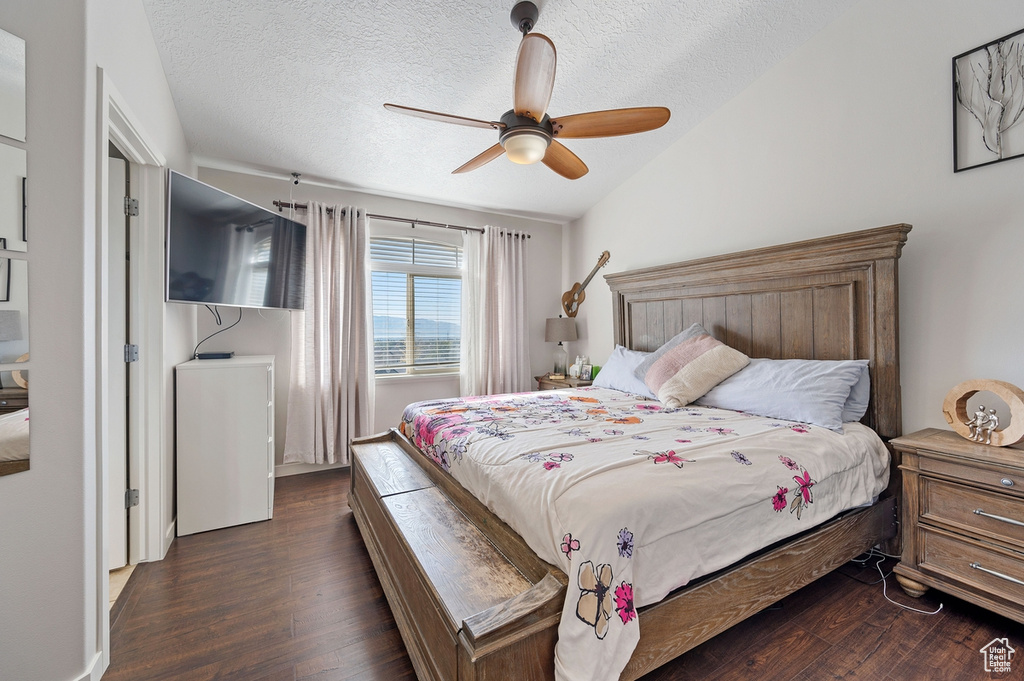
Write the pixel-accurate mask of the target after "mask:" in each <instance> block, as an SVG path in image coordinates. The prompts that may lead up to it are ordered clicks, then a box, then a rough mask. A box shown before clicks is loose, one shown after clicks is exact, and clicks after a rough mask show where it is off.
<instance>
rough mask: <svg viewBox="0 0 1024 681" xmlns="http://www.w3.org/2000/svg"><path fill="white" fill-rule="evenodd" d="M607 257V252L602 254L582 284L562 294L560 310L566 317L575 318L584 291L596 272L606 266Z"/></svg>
mask: <svg viewBox="0 0 1024 681" xmlns="http://www.w3.org/2000/svg"><path fill="white" fill-rule="evenodd" d="M608 257H609V255H608V251H605V252H604V253H602V254H601V257H600V258H598V259H597V264H596V265H594V269H592V270H590V274H588V275H587V278H586V279H584V280H583V283H582V284H581V283H580V282H578V281H577V282H576V283H575V284H573V285H572V288H571V289H569V290H568V291H566V292H565V293H563V294H562V309H563V310H565V314H566V316H567V317H575V316H576V313H577V312H579V311H580V305H581V304H582V303H583V301H584V300H585V299H586V297H587V294H586V293H585V292H584V289H585V288H587V284H589V283H590V280H591V279H593V278H594V275H595V274H597V271H598V270H599V269H601V268H602V267H604V266H605V265H607V264H608Z"/></svg>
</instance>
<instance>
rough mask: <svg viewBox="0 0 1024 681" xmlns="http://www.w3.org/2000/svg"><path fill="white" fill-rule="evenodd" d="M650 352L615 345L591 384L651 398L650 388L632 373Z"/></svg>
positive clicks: (652, 394) (652, 395)
mask: <svg viewBox="0 0 1024 681" xmlns="http://www.w3.org/2000/svg"><path fill="white" fill-rule="evenodd" d="M650 354H651V353H649V352H641V351H639V350H627V349H626V348H624V347H622V346H621V345H616V346H615V350H613V351H612V354H611V357H609V358H608V361H607V362H605V365H604V366H603V367H601V370H600V371H599V372H597V377H596V378H595V379H594V383H593V385H594V386H596V387H598V388H612V389H613V390H621V391H622V392H624V393H631V394H633V395H643V396H644V397H651V398H653V397H654V393H653V392H651V389H650V388H648V387H647V384H646V383H644V382H643V381H641V380H640V379H639V378H637V377H636V376H635V375H634V373H633V372H634V371H635V370H636V368H637V367H638V366H640V363H641V362H643V361H644V360H645V359H646V358H647V356H648V355H650Z"/></svg>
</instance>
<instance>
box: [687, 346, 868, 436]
mask: <svg viewBox="0 0 1024 681" xmlns="http://www.w3.org/2000/svg"><path fill="white" fill-rule="evenodd" d="M866 376H867V360H838V361H831V360H807V359H752V360H750V364H749V365H747V367H746V368H744V369H741V370H740V371H738V372H736V373H735V374H733V375H732V376H730V377H729V378H727V379H725V380H724V381H722V382H721V383H719V384H718V385H717V386H715V387H714V388H712V389H711V390H709V391H708V392H707V394H705V395H704V396H703V397H701V398H700V399H698V400H697V404H701V405H704V406H707V407H720V408H722V409H732V410H733V411H742V412H745V413H747V414H756V415H758V416H767V417H769V418H777V419H785V420H787V421H799V422H801V423H810V424H813V425H817V426H821V427H822V428H828V429H830V430H834V431H837V432H842V430H843V421H844V420H845V419H844V414H846V415H847V416H851V417H852V416H855V415H856V413H857V410H858V409H859V407H860V405H861V404H863V408H864V410H866V409H867V400H866V399H863V395H862V394H861V393H865V394H867V395H869V396H870V384H869V380H870V379H865V378H864V377H866ZM861 381H863V383H864V386H865V388H864V389H862V390H861V392H860V393H858V395H857V399H856V400H854V404H851V405H850V407H849V409H847V405H848V401H849V400H850V397H851V392H852V389H853V387H854V386H855V385H858V384H859V383H860V382H861ZM863 415H864V414H863V412H861V413H860V416H863ZM859 418H860V417H858V418H857V419H851V420H859Z"/></svg>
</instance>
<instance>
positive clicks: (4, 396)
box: [0, 253, 29, 475]
mask: <svg viewBox="0 0 1024 681" xmlns="http://www.w3.org/2000/svg"><path fill="white" fill-rule="evenodd" d="M2 255H3V254H2V253H0V364H2V365H5V366H6V367H7V369H6V370H0V475H8V474H10V473H18V472H21V471H27V470H28V464H29V456H28V454H29V437H28V436H29V428H28V370H27V369H26V370H19V369H17V364H18V363H21V362H25V361H27V360H28V345H29V344H28V263H27V262H26V261H24V260H16V259H13V258H4V257H2Z"/></svg>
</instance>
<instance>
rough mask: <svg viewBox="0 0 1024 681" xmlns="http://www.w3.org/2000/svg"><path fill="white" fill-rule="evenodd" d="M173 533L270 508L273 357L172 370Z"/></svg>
mask: <svg viewBox="0 0 1024 681" xmlns="http://www.w3.org/2000/svg"><path fill="white" fill-rule="evenodd" d="M175 383H176V386H175V396H176V399H175V402H176V405H177V415H176V421H177V427H176V432H177V473H178V475H177V500H178V521H177V532H178V536H179V537H180V536H182V535H186V534H194V533H196V532H203V531H206V530H214V529H217V528H220V527H229V526H231V525H241V524H243V523H251V522H254V521H257V520H269V519H270V518H271V517H272V516H273V512H274V357H273V356H272V355H253V356H249V357H232V358H231V359H204V360H192V361H191V362H185V363H184V364H179V365H178V366H177V367H176V368H175Z"/></svg>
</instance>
